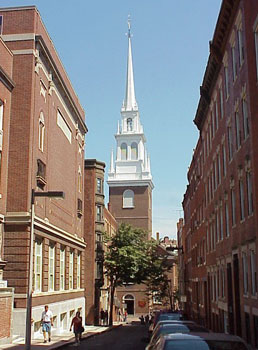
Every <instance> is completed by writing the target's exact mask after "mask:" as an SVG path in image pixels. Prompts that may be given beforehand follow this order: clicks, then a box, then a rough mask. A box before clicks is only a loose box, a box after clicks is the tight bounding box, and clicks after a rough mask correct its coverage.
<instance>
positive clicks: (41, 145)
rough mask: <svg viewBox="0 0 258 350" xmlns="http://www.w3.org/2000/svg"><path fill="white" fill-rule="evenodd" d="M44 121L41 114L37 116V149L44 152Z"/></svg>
mask: <svg viewBox="0 0 258 350" xmlns="http://www.w3.org/2000/svg"><path fill="white" fill-rule="evenodd" d="M44 136H45V119H44V114H43V112H40V115H39V149H40V150H41V151H42V152H43V151H44Z"/></svg>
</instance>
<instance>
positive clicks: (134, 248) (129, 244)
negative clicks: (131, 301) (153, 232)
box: [104, 223, 169, 325]
mask: <svg viewBox="0 0 258 350" xmlns="http://www.w3.org/2000/svg"><path fill="white" fill-rule="evenodd" d="M104 240H105V242H106V243H107V251H106V253H105V258H104V267H105V274H106V275H107V276H108V278H109V282H110V292H111V294H110V296H111V298H110V325H111V324H112V318H113V302H114V295H115V289H116V287H118V286H121V285H123V284H129V283H133V284H140V283H145V284H146V287H147V291H148V292H147V293H149V294H152V293H153V292H154V291H159V292H160V290H161V287H160V286H161V285H163V282H164V278H166V277H165V276H166V274H165V273H166V271H167V270H168V269H169V267H168V264H167V256H166V255H163V256H162V255H161V254H159V252H158V244H157V243H156V242H155V241H153V240H148V235H147V233H146V232H145V231H144V230H142V229H137V228H133V227H132V226H130V225H128V224H124V223H123V224H121V225H120V226H119V228H118V230H117V232H116V234H115V235H113V236H112V237H109V236H108V235H105V236H104Z"/></svg>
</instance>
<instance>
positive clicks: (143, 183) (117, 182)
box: [107, 179, 154, 189]
mask: <svg viewBox="0 0 258 350" xmlns="http://www.w3.org/2000/svg"><path fill="white" fill-rule="evenodd" d="M107 184H108V185H109V186H110V187H125V186H126V187H134V186H149V187H150V188H151V189H153V188H154V185H153V183H152V180H138V181H128V180H111V179H110V180H108V181H107Z"/></svg>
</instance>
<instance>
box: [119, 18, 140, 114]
mask: <svg viewBox="0 0 258 350" xmlns="http://www.w3.org/2000/svg"><path fill="white" fill-rule="evenodd" d="M127 36H128V58H127V77H126V78H127V79H126V91H125V100H124V102H123V108H122V109H123V110H125V111H132V110H138V106H137V102H136V98H135V90H134V77H133V57H132V44H131V20H130V17H129V16H128V33H127Z"/></svg>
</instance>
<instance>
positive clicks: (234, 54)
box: [231, 43, 237, 81]
mask: <svg viewBox="0 0 258 350" xmlns="http://www.w3.org/2000/svg"><path fill="white" fill-rule="evenodd" d="M231 53H232V69H233V81H235V80H236V77H237V59H236V46H235V43H234V44H233V46H232V47H231Z"/></svg>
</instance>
